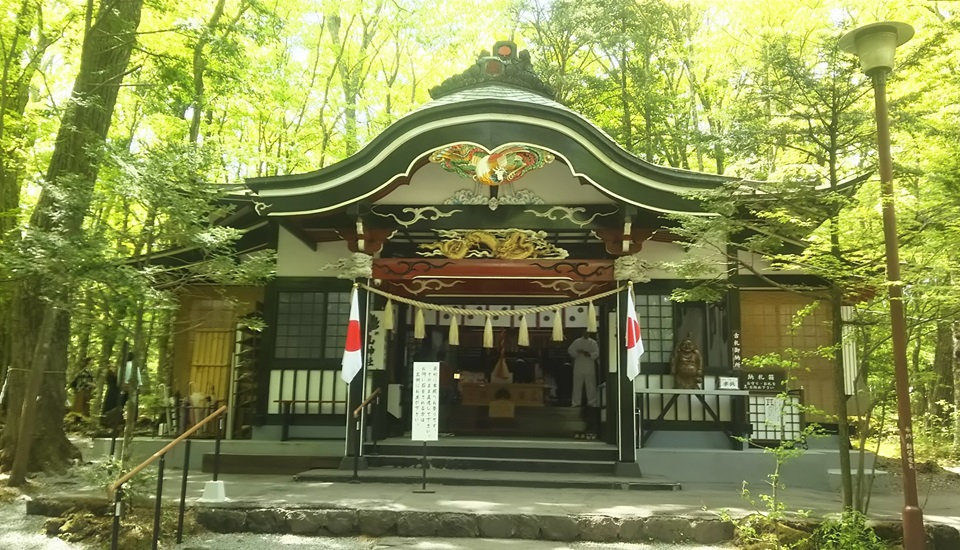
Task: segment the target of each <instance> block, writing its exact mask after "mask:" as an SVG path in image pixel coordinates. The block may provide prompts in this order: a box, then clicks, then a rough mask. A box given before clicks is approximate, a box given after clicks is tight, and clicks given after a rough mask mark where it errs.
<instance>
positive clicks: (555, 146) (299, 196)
mask: <svg viewBox="0 0 960 550" xmlns="http://www.w3.org/2000/svg"><path fill="white" fill-rule="evenodd" d="M455 143H471V144H476V145H480V146H483V147H485V148H487V149H488V150H493V149H495V148H497V147H500V146H502V145H505V144H525V145H531V146H536V147H539V148H541V149H546V150H549V151H551V152H553V153H554V154H556V155H557V157H558V158H561V159H563V160H564V161H566V162H567V164H568V165H569V166H570V167H571V169H572V171H573V172H574V174H575V175H577V176H579V177H582V178H583V179H584V180H586V181H588V182H590V183H592V184H593V185H594V186H596V187H597V188H598V189H599V190H600V191H601V192H603V193H605V194H607V195H608V196H610V197H611V198H613V199H616V200H620V201H623V202H625V203H629V204H633V205H636V206H640V207H644V208H647V209H650V210H654V211H659V212H685V213H693V214H706V213H705V212H703V211H702V209H701V208H700V206H699V203H698V201H697V200H695V199H693V198H691V197H689V196H688V195H689V194H690V193H693V192H696V191H699V190H704V189H712V188H715V187H717V186H718V185H720V184H722V183H725V182H729V181H735V180H733V179H732V178H726V177H722V176H716V175H710V174H703V173H698V172H692V171H689V170H680V169H675V168H667V167H663V166H658V165H654V164H651V163H648V162H646V161H644V160H642V159H640V158H639V157H637V156H636V155H633V154H632V153H630V152H628V151H627V150H625V149H624V148H623V147H621V146H620V145H619V144H617V143H616V142H615V141H614V140H613V139H612V138H611V137H610V136H609V135H608V134H606V133H605V132H604V131H603V130H601V129H600V128H599V127H597V126H596V125H595V124H593V123H591V122H590V121H588V120H587V119H585V118H584V117H583V116H581V115H580V114H579V113H577V112H575V111H572V110H570V109H568V108H567V107H565V106H563V105H561V104H559V103H557V102H555V101H552V100H550V99H547V98H546V97H544V96H542V95H539V94H536V93H533V92H531V91H527V90H523V89H519V88H516V87H512V86H507V85H503V84H499V83H483V84H479V85H477V86H475V87H473V88H470V89H467V90H463V91H460V92H457V93H453V94H450V95H447V96H443V97H441V98H439V99H437V100H434V101H431V102H429V103H427V104H425V105H424V106H422V107H421V108H419V109H417V110H415V111H412V112H410V113H408V114H407V115H405V116H403V117H402V118H400V119H399V120H397V121H396V122H394V123H393V124H392V125H391V126H390V127H388V128H387V129H386V130H384V131H383V132H382V133H381V134H380V135H378V136H377V137H376V138H374V139H373V140H372V141H371V142H370V143H369V144H367V145H366V146H365V147H364V148H363V149H361V150H360V151H358V152H357V153H356V154H354V155H353V156H351V157H349V158H346V159H344V160H342V161H340V162H337V163H336V164H333V165H330V166H327V167H325V168H322V169H320V170H316V171H313V172H307V173H302V174H293V175H288V176H274V177H265V178H251V179H249V180H247V186H248V187H249V188H250V189H252V190H253V191H254V193H255V194H256V195H257V196H258V200H259V201H260V202H261V203H263V206H262V210H261V212H262V213H265V214H268V215H271V216H291V215H302V214H311V213H319V212H330V211H334V210H337V209H340V208H343V207H345V206H347V205H349V204H352V203H354V202H357V201H361V200H364V199H367V198H369V197H371V196H374V195H376V194H377V193H378V192H380V191H382V190H384V188H386V187H387V186H389V185H390V184H391V183H393V182H395V181H396V180H398V179H400V178H405V177H409V176H410V175H412V172H413V171H414V170H415V169H416V167H417V166H419V163H420V162H422V159H423V158H424V157H425V156H427V155H429V154H430V153H431V152H433V151H435V150H436V149H439V148H441V147H445V146H448V145H452V144H455Z"/></svg>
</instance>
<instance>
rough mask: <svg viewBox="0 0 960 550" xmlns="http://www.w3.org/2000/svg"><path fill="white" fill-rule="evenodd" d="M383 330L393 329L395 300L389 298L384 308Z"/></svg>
mask: <svg viewBox="0 0 960 550" xmlns="http://www.w3.org/2000/svg"><path fill="white" fill-rule="evenodd" d="M383 330H393V300H387V305H386V306H385V307H384V308H383Z"/></svg>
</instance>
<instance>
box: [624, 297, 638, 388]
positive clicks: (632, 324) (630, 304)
mask: <svg viewBox="0 0 960 550" xmlns="http://www.w3.org/2000/svg"><path fill="white" fill-rule="evenodd" d="M624 332H625V333H626V335H627V378H629V379H630V380H631V381H632V380H633V379H634V378H636V377H637V375H638V374H640V356H641V355H643V339H642V338H641V337H640V321H638V320H637V306H636V304H635V303H634V301H633V289H632V288H629V289H627V330H626V331H624Z"/></svg>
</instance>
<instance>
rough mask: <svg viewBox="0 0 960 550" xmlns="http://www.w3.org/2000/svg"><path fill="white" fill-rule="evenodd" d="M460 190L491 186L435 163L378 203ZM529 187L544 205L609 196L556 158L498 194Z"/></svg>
mask: <svg viewBox="0 0 960 550" xmlns="http://www.w3.org/2000/svg"><path fill="white" fill-rule="evenodd" d="M461 189H469V190H471V191H475V192H478V193H482V194H484V196H489V195H490V189H491V188H490V187H489V186H486V185H482V184H479V183H477V182H475V181H473V180H469V179H467V178H463V177H460V176H459V175H457V174H454V173H452V172H447V171H446V170H444V169H443V168H441V167H440V166H439V165H437V164H427V165H426V166H423V167H422V168H420V169H419V170H417V171H416V172H415V173H414V174H413V177H412V178H411V179H410V183H409V184H408V185H401V186H400V187H398V188H396V189H394V190H393V192H391V193H390V194H389V195H387V196H386V197H383V198H382V199H380V200H378V201H377V204H443V203H444V201H446V200H447V199H448V198H450V197H452V196H453V195H454V194H455V193H456V192H457V191H459V190H461ZM522 189H528V190H530V191H531V192H533V193H535V194H536V195H537V196H539V197H540V198H542V199H543V200H544V203H545V204H608V203H610V202H612V201H611V199H610V198H609V197H607V196H605V195H604V194H603V193H601V192H599V191H597V189H596V188H595V187H593V186H592V185H581V184H580V181H579V180H578V179H577V178H575V177H573V175H572V174H571V172H570V168H569V166H567V164H566V163H565V162H564V161H563V160H561V159H556V160H554V161H553V162H552V163H550V164H548V165H546V166H544V167H543V168H540V169H539V170H534V171H532V172H528V173H527V174H526V175H524V176H523V177H522V178H520V179H519V180H517V181H515V182H513V183H511V184H507V185H501V186H500V190H499V194H500V196H501V197H502V196H504V195H509V194H510V193H514V192H517V191H520V190H522Z"/></svg>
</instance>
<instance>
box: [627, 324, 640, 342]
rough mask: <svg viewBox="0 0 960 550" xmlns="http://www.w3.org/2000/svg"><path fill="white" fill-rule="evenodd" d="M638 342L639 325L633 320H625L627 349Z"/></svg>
mask: <svg viewBox="0 0 960 550" xmlns="http://www.w3.org/2000/svg"><path fill="white" fill-rule="evenodd" d="M638 341H640V323H639V322H638V321H637V320H636V319H633V318H628V319H627V348H632V347H634V346H636V345H637V342H638Z"/></svg>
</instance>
